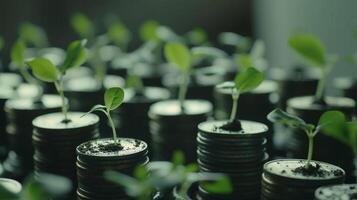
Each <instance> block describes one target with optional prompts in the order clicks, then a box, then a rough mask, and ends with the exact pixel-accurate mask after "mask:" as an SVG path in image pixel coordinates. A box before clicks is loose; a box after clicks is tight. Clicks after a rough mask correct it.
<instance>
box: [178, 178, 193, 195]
mask: <svg viewBox="0 0 357 200" xmlns="http://www.w3.org/2000/svg"><path fill="white" fill-rule="evenodd" d="M191 184H192V183H191V182H189V181H184V182H183V183H182V185H181V188H180V191H179V196H180V197H182V199H185V193H186V191H188V189H189V188H190V186H191Z"/></svg>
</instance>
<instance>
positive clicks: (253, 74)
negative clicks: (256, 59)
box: [234, 67, 264, 93]
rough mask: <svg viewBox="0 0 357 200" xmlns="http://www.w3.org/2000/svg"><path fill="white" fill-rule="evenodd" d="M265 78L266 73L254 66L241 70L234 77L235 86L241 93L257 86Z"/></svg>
mask: <svg viewBox="0 0 357 200" xmlns="http://www.w3.org/2000/svg"><path fill="white" fill-rule="evenodd" d="M263 80H264V74H263V73H262V72H260V71H259V70H257V69H255V68H254V67H249V68H248V69H246V70H243V71H242V72H240V73H239V74H238V75H237V76H236V78H235V79H234V83H235V86H236V88H237V90H238V91H239V92H240V93H244V92H248V91H251V90H253V89H255V88H257V87H258V86H259V85H260V84H261V83H262V82H263Z"/></svg>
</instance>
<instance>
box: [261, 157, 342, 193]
mask: <svg viewBox="0 0 357 200" xmlns="http://www.w3.org/2000/svg"><path fill="white" fill-rule="evenodd" d="M305 163H306V160H298V159H285V160H273V161H270V162H268V163H266V164H265V165H264V173H263V175H262V192H261V195H262V196H261V199H262V200H286V199H290V200H301V199H314V192H315V190H316V189H317V188H318V187H320V186H324V185H331V184H340V183H343V181H344V177H345V172H344V171H343V170H342V169H341V168H339V167H337V166H334V165H331V164H328V163H323V162H316V161H313V162H312V163H313V165H316V169H317V171H316V172H311V174H310V175H309V173H308V172H304V173H302V172H297V171H296V170H297V169H299V168H303V167H304V165H305Z"/></svg>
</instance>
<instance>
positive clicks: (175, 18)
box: [0, 0, 357, 74]
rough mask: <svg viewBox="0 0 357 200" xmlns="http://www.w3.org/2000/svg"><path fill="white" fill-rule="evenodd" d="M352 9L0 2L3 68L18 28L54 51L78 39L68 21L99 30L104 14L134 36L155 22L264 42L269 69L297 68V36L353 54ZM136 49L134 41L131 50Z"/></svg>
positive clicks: (318, 4)
mask: <svg viewBox="0 0 357 200" xmlns="http://www.w3.org/2000/svg"><path fill="white" fill-rule="evenodd" d="M356 8H357V1H355V0H344V1H343V3H341V1H339V0H314V1H310V0H299V1H296V0H295V1H294V0H268V1H267V0H254V1H253V0H220V1H217V0H170V1H168V0H130V1H118V0H106V1H100V0H91V1H87V0H62V1H47V0H28V1H24V0H12V1H0V35H2V36H3V37H4V39H5V41H6V44H5V45H6V48H5V51H4V54H5V56H4V61H3V62H4V63H5V64H6V63H8V62H7V61H8V60H7V59H6V58H8V56H6V54H8V50H9V47H10V45H11V44H12V43H13V41H14V40H15V39H16V37H17V31H18V30H17V29H18V26H19V24H20V23H21V22H24V21H30V22H32V23H34V24H37V25H40V26H42V27H44V29H45V30H46V31H47V34H48V37H49V40H50V43H51V44H52V45H53V46H59V47H65V45H66V44H67V43H68V42H69V41H71V40H73V39H75V38H77V36H76V34H75V33H74V31H73V29H72V28H71V27H70V25H69V21H70V17H71V16H72V15H73V14H74V13H76V12H82V13H84V14H86V15H88V16H89V17H90V18H91V19H93V20H94V21H95V22H96V21H97V24H98V25H100V24H102V23H101V22H100V20H102V19H103V18H105V17H106V16H107V15H108V14H115V15H117V16H118V17H120V19H121V20H122V21H123V22H124V23H125V24H126V25H127V26H128V28H129V29H130V30H131V31H133V32H134V34H135V33H137V29H138V27H139V26H140V24H141V23H142V22H143V21H145V20H147V19H153V20H157V21H159V22H160V23H162V24H164V25H167V26H169V27H172V28H173V30H174V31H175V32H177V33H179V34H180V33H185V32H187V31H189V30H191V29H193V28H195V27H202V28H203V29H205V30H206V31H207V32H208V35H209V38H210V40H211V41H215V39H216V36H217V34H218V33H220V32H226V31H231V32H236V33H239V34H241V35H246V36H253V37H255V38H262V39H263V40H264V42H265V43H266V45H267V51H266V54H267V55H266V56H267V59H268V61H269V64H270V66H273V67H288V66H290V65H292V64H295V63H296V62H297V58H296V56H295V55H294V54H293V53H292V50H290V49H289V48H288V46H287V42H286V41H287V39H288V38H289V37H290V36H291V34H292V33H293V32H296V31H301V32H311V33H314V34H316V35H317V36H319V37H320V38H321V39H322V41H323V42H324V43H325V44H326V46H327V49H328V51H329V52H331V53H339V54H341V55H348V54H351V52H353V51H354V50H355V49H356V45H357V40H356V37H357V36H356V32H357V21H356V20H355V19H356V18H357V13H356V12H355V10H356ZM103 29H104V27H103ZM134 37H135V36H134ZM138 44H139V42H138V37H135V38H134V41H133V42H132V43H131V46H130V47H131V48H132V49H133V48H135V47H137V46H138ZM335 70H336V72H337V74H340V73H341V72H344V71H346V70H347V71H349V72H354V71H355V70H354V69H353V68H351V66H349V65H348V64H346V63H343V62H341V63H339V67H337V68H336V69H335Z"/></svg>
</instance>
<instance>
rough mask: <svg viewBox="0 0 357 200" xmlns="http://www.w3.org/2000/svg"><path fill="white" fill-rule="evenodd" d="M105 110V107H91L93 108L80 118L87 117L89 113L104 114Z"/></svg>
mask: <svg viewBox="0 0 357 200" xmlns="http://www.w3.org/2000/svg"><path fill="white" fill-rule="evenodd" d="M105 109H106V107H105V106H103V105H99V104H98V105H95V106H93V107H92V108H91V109H90V111H88V112H87V113H85V114H83V115H82V116H81V117H84V116H86V115H88V114H89V113H92V112H95V111H102V112H104V113H106V112H105Z"/></svg>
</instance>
